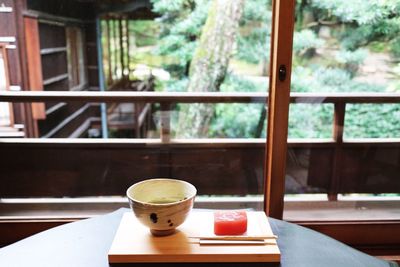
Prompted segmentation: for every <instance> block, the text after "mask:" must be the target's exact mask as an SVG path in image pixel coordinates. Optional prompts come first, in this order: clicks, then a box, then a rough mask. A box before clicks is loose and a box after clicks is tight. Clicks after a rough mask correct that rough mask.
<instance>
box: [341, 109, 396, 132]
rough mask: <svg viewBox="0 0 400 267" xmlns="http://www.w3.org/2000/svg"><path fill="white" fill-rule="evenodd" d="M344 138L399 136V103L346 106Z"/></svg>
mask: <svg viewBox="0 0 400 267" xmlns="http://www.w3.org/2000/svg"><path fill="white" fill-rule="evenodd" d="M344 137H345V138H399V137H400V105H399V104H351V105H348V106H347V107H346V118H345V127H344Z"/></svg>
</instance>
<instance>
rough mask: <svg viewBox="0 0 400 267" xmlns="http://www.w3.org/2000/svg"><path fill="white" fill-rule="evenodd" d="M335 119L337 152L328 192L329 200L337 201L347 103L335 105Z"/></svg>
mask: <svg viewBox="0 0 400 267" xmlns="http://www.w3.org/2000/svg"><path fill="white" fill-rule="evenodd" d="M334 112H335V113H334V119H333V139H334V140H335V150H334V153H335V154H334V156H333V167H332V177H331V183H330V187H329V190H328V200H329V201H336V200H337V194H338V191H339V186H340V184H339V181H340V170H341V166H342V163H341V159H342V144H343V128H344V118H345V113H346V103H343V102H339V103H335V111H334Z"/></svg>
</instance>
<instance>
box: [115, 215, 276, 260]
mask: <svg viewBox="0 0 400 267" xmlns="http://www.w3.org/2000/svg"><path fill="white" fill-rule="evenodd" d="M247 217H248V229H249V231H248V232H249V233H251V234H252V235H254V234H255V233H257V234H258V233H259V234H260V235H265V234H268V235H272V230H271V227H270V225H269V223H268V220H267V217H266V216H265V213H264V212H248V213H247ZM213 227H214V225H213V213H212V212H201V211H200V212H198V211H197V212H196V211H192V212H191V213H190V216H189V218H188V219H187V220H186V221H185V223H184V224H182V225H181V226H179V227H178V228H177V231H176V233H175V234H173V235H170V236H165V237H155V236H153V235H151V233H150V231H149V229H148V228H146V227H145V226H143V225H142V224H141V223H140V222H139V221H138V220H137V219H136V217H135V216H134V215H133V213H132V212H127V213H125V214H124V215H123V217H122V220H121V223H120V226H119V228H118V230H117V233H116V235H115V237H114V241H113V243H112V245H111V248H110V251H109V252H108V261H109V263H139V262H279V261H280V251H279V248H278V246H277V244H276V240H274V239H272V240H268V244H267V245H248V244H247V245H226V244H222V245H211V246H210V245H200V244H199V240H198V239H196V238H192V237H198V236H202V235H204V233H212V232H213ZM257 227H260V228H259V229H258V230H256V229H255V228H257ZM207 235H208V234H207Z"/></svg>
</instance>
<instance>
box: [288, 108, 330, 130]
mask: <svg viewBox="0 0 400 267" xmlns="http://www.w3.org/2000/svg"><path fill="white" fill-rule="evenodd" d="M332 125H333V105H332V104H323V105H321V104H291V105H290V109H289V129H288V136H289V138H330V137H332Z"/></svg>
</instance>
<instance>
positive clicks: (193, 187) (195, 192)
mask: <svg viewBox="0 0 400 267" xmlns="http://www.w3.org/2000/svg"><path fill="white" fill-rule="evenodd" d="M152 181H173V182H179V183H184V184H187V185H188V186H189V187H191V188H192V189H193V191H194V193H193V195H192V196H190V197H188V198H187V199H184V200H178V201H175V202H169V203H149V202H144V201H140V200H137V199H134V198H133V197H131V196H130V195H129V194H128V191H129V190H130V189H131V188H133V187H135V186H138V185H139V184H144V183H148V182H152ZM196 195H197V188H196V187H195V186H194V185H192V184H191V183H189V182H186V181H184V180H179V179H172V178H152V179H146V180H143V181H140V182H137V183H134V184H133V185H131V186H129V187H128V189H126V196H127V197H128V199H130V200H131V201H134V202H137V203H140V204H143V205H148V206H159V207H162V206H171V205H176V204H180V203H183V202H186V201H189V200H191V199H193V198H194V197H196Z"/></svg>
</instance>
